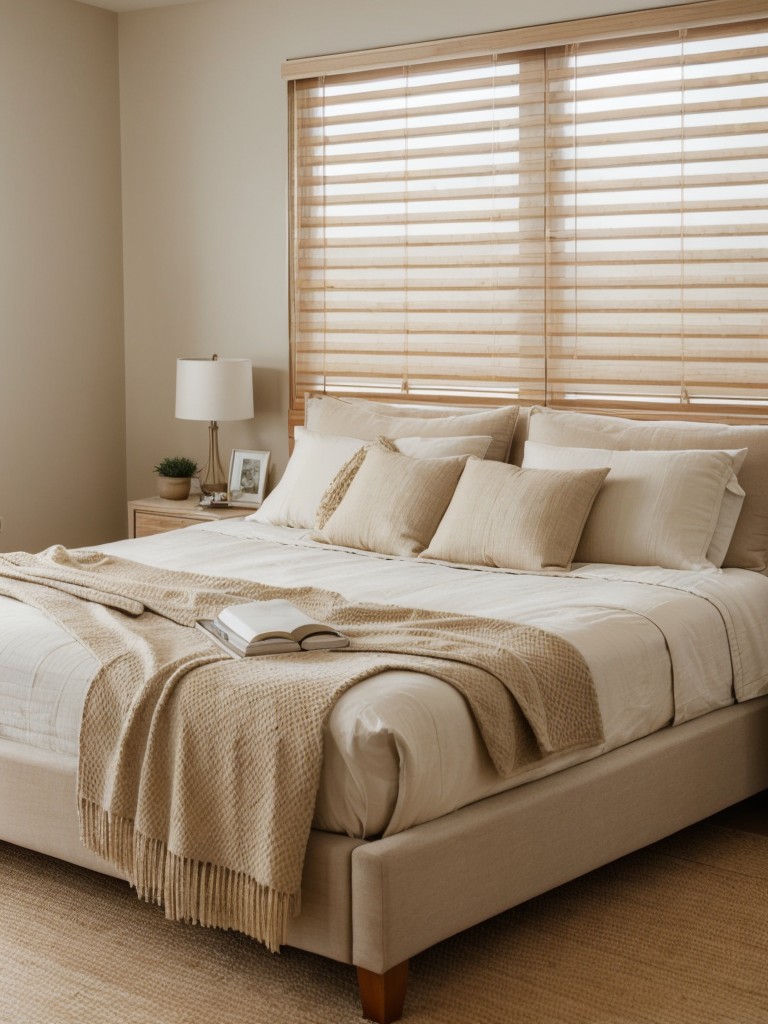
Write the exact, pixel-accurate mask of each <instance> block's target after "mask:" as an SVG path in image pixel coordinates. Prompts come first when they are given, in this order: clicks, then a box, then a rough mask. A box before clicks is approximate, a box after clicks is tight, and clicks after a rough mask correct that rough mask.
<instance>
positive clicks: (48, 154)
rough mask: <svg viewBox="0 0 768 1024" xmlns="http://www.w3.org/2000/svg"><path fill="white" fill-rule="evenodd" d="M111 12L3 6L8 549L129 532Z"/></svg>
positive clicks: (0, 106)
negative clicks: (126, 512) (126, 527)
mask: <svg viewBox="0 0 768 1024" xmlns="http://www.w3.org/2000/svg"><path fill="white" fill-rule="evenodd" d="M117 62H118V54H117V16H116V15H114V14H111V13H110V12H107V11H102V10H97V9H96V8H94V7H86V6H83V5H82V4H79V3H74V2H73V0H0V516H2V519H3V531H2V533H0V550H4V551H8V550H16V549H20V548H24V549H30V550H38V549H40V548H42V547H45V546H47V545H49V544H52V543H56V542H61V543H64V544H67V545H77V544H86V543H91V542H96V541H100V540H106V539H109V538H112V537H115V536H118V535H119V534H120V533H124V531H125V526H124V519H125V514H124V508H125V424H124V376H123V326H122V281H121V277H122V268H121V233H120V232H121V228H120V135H119V121H118V117H119V105H118V75H117Z"/></svg>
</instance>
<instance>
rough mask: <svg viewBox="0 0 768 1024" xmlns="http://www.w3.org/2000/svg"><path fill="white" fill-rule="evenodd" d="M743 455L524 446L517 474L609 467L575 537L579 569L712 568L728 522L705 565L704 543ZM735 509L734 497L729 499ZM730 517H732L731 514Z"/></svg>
mask: <svg viewBox="0 0 768 1024" xmlns="http://www.w3.org/2000/svg"><path fill="white" fill-rule="evenodd" d="M745 454H746V453H745V452H744V450H743V449H742V450H741V451H737V452H725V451H670V452H664V451H650V452H637V451H608V450H606V449H601V448H559V447H555V446H553V445H547V444H537V443H536V442H535V441H526V444H525V457H524V459H523V466H525V467H526V468H527V467H536V468H538V469H543V468H546V469H562V468H564V467H566V466H569V467H588V466H609V467H610V474H609V476H608V479H607V480H606V481H605V484H604V486H603V489H602V490H601V492H600V494H599V495H598V497H597V500H596V501H595V504H594V508H593V509H592V512H591V514H590V516H589V520H588V522H587V525H586V527H585V529H584V532H583V534H582V536H581V541H580V543H579V547H578V549H577V551H576V559H577V561H579V562H608V563H612V564H618V565H660V566H662V567H664V568H667V569H694V570H696V569H707V568H712V566H713V564H715V561H716V560H717V558H719V559H720V561H722V556H723V555H724V554H725V550H726V548H727V547H728V541H729V540H730V537H729V536H727V535H726V534H727V531H728V528H730V530H731V532H733V527H734V526H735V522H736V521H735V518H734V517H733V516H732V515H730V516H729V517H728V523H727V524H726V526H725V527H724V533H723V535H722V536H721V537H720V538H719V542H718V545H717V549H716V550H714V551H713V559H714V561H713V559H710V557H709V554H710V549H711V546H712V538H713V536H714V532H715V529H716V527H717V526H718V520H719V518H720V510H721V508H722V505H723V494H724V493H725V488H726V486H728V485H729V484H731V486H733V487H735V488H736V490H738V489H739V488H738V483H737V482H736V478H735V473H734V469H735V468H737V467H738V466H739V465H741V462H742V461H743V459H744V455H745ZM734 498H736V500H737V501H738V495H734ZM736 515H737V516H738V510H737V511H736Z"/></svg>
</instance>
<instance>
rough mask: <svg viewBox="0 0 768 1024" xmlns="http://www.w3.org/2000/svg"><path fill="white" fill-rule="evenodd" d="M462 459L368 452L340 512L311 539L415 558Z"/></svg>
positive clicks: (445, 504)
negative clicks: (417, 457)
mask: <svg viewBox="0 0 768 1024" xmlns="http://www.w3.org/2000/svg"><path fill="white" fill-rule="evenodd" d="M466 460H467V457H466V456H457V457H455V458H445V459H412V458H410V457H409V456H408V455H400V454H398V453H397V452H387V451H383V450H382V449H380V448H377V447H372V448H370V449H369V450H368V451H367V452H366V456H365V459H364V460H363V464H362V466H361V467H360V469H359V470H358V471H357V474H356V475H355V478H354V479H353V481H352V483H351V484H350V485H349V490H348V491H347V493H346V495H345V496H344V498H343V499H342V501H341V503H340V504H339V506H338V508H337V509H336V511H335V512H334V513H333V515H331V517H330V518H329V519H328V521H327V523H326V524H325V526H324V527H323V528H322V529H321V530H317V531H316V532H315V533H314V534H313V535H312V536H313V539H314V540H318V541H321V542H323V543H325V544H338V545H340V546H341V547H346V548H362V549H363V550H364V551H377V552H379V553H380V554H382V555H403V556H409V555H417V554H418V553H419V552H420V551H422V550H423V549H424V548H425V547H426V546H427V544H428V543H429V540H430V537H431V536H432V534H433V533H434V532H435V530H436V529H437V525H438V523H439V522H440V520H441V519H442V517H443V513H444V512H445V510H446V508H447V507H448V502H449V501H450V500H451V495H452V494H453V492H454V490H455V488H456V483H457V481H458V479H459V477H460V476H461V472H462V470H463V468H464V464H465V462H466ZM477 461H478V462H480V460H479V459H478V460H477Z"/></svg>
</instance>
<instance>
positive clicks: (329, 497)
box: [315, 437, 397, 530]
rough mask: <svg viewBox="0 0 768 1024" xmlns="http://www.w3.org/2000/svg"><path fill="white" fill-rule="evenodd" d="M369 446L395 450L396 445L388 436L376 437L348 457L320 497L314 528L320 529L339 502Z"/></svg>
mask: <svg viewBox="0 0 768 1024" xmlns="http://www.w3.org/2000/svg"><path fill="white" fill-rule="evenodd" d="M371 448H380V449H381V450H382V451H388V452H396V451H397V447H396V445H395V442H394V441H390V440H389V438H388V437H377V438H376V440H375V441H368V443H367V444H364V445H363V446H362V448H358V450H357V451H356V452H355V454H354V455H353V456H352V458H351V459H348V460H347V461H346V462H345V463H344V465H343V466H342V467H341V469H340V470H339V472H338V473H337V474H336V476H335V477H334V478H333V480H331V482H330V483H329V484H328V487H327V488H326V491H325V494H324V495H323V496H322V498H321V499H320V504H319V505H318V506H317V514H316V516H315V529H316V530H322V528H323V527H324V526H325V524H326V523H327V522H328V520H329V519H330V518H331V516H332V515H333V513H334V512H335V511H336V509H337V508H338V507H339V505H340V504H341V501H342V498H343V497H344V495H345V494H346V493H347V491H348V490H349V485H350V484H351V483H352V481H353V480H354V479H355V477H356V476H357V471H358V469H360V467H361V466H362V464H363V462H364V461H365V456H366V455H367V454H368V452H369V451H370V450H371Z"/></svg>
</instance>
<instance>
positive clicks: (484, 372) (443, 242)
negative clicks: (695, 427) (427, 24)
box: [289, 0, 768, 418]
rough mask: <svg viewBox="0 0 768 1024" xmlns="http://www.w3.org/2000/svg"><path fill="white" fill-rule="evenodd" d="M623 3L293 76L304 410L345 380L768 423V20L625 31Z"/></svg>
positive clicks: (406, 392)
mask: <svg viewBox="0 0 768 1024" xmlns="http://www.w3.org/2000/svg"><path fill="white" fill-rule="evenodd" d="M693 6H694V7H695V8H698V9H700V13H701V15H703V13H704V12H705V10H706V12H707V13H708V14H712V13H713V11H718V12H719V11H724V10H726V8H729V9H731V10H735V9H736V8H738V10H739V11H740V12H741V14H740V16H741V17H742V18H744V17H745V16H746V15H745V12H746V14H749V13H750V12H751V11H752V10H756V9H757V8H758V6H759V5H757V4H755V3H752V4H750V3H744V2H739V3H731V4H729V5H726V4H723V2H722V0H713V2H711V3H707V2H705V3H699V4H696V5H693ZM690 10H691V7H690V5H689V6H687V7H686V8H685V12H686V14H687V15H690ZM675 11H676V9H675V8H666V9H663V10H662V11H654V12H647V14H648V16H650V15H653V17H654V23H653V24H654V27H655V25H656V24H657V23H658V21H659V19H660V17H661V18H662V20H663V16H664V15H666V17H667V19H668V20H673V14H674V12H675ZM670 12H672V13H670ZM626 18H627V16H619V17H617V18H612V19H605V18H603V19H595V20H593V21H591V22H580V23H570V24H569V25H564V26H544V28H543V29H542V30H541V32H542V34H544V35H546V36H548V38H552V37H553V36H556V33H557V31H558V30H559V34H560V35H561V36H562V35H565V36H566V37H567V35H568V30H571V29H573V26H574V25H578V26H580V29H579V31H580V32H581V34H582V38H579V39H578V40H577V41H576V42H573V43H567V44H565V45H563V44H562V43H561V41H560V39H559V38H558V39H557V40H556V42H553V43H552V44H551V45H542V46H538V47H531V46H530V45H528V41H529V37H530V34H531V32H532V31H533V30H521V32H520V33H514V32H513V33H500V34H496V35H494V36H492V37H486V38H488V39H489V41H493V42H499V43H509V42H512V43H513V44H514V43H515V40H516V37H517V36H518V35H519V36H520V37H521V43H522V42H525V44H526V45H525V47H524V48H522V46H516V45H512V46H511V47H509V48H508V49H504V48H501V46H500V47H499V48H498V49H494V48H493V47H489V50H488V52H485V53H480V54H472V55H471V56H458V57H455V58H452V59H436V57H435V55H434V54H432V53H430V55H429V59H427V60H425V59H419V53H420V52H421V50H422V49H423V48H420V47H416V48H411V49H415V50H416V58H415V59H413V58H411V59H409V60H405V61H403V63H402V64H399V65H394V66H386V67H382V68H377V69H376V68H375V69H373V70H358V71H351V72H344V73H340V74H322V75H309V77H304V78H301V77H299V78H297V79H296V80H295V81H293V82H292V83H291V115H292V140H293V141H292V160H291V165H292V175H291V194H292V231H291V266H292V274H291V301H292V314H291V345H292V370H293V391H294V395H293V406H292V408H293V409H294V411H295V412H296V413H298V412H299V410H300V408H301V401H302V396H303V394H304V392H306V391H330V392H334V393H353V394H367V395H373V396H375V395H381V396H390V397H393V396H401V397H403V396H408V397H411V398H414V399H422V400H423V399H429V398H431V397H439V398H446V397H447V398H450V400H451V401H462V400H466V401H468V402H472V403H473V404H481V403H483V402H489V403H493V402H499V401H500V400H502V401H503V400H510V401H522V402H524V403H528V402H546V403H548V404H551V405H555V406H558V407H569V406H570V407H576V408H591V409H601V408H602V409H616V410H618V411H627V410H631V411H634V412H635V413H640V414H642V413H643V412H648V413H650V414H658V411H659V410H662V411H663V412H665V413H666V414H669V415H673V414H674V415H677V414H686V415H691V414H700V415H707V414H710V415H716V416H717V417H719V418H722V417H723V416H730V417H745V418H748V417H750V416H765V414H766V411H768V373H767V372H766V363H767V361H768V315H767V314H768V298H767V297H766V296H767V294H768V293H767V292H766V286H767V285H768V244H767V243H768V21H767V20H741V21H735V22H733V23H726V24H724V25H716V26H712V25H710V24H704V25H701V24H683V25H677V24H673V25H672V27H670V28H669V29H666V30H661V31H651V30H650V25H651V24H652V23H651V21H650V20H649V19H648V18H644V17H643V16H642V15H635V16H633V18H634V19H635V22H637V20H638V19H640V20H641V21H642V22H643V25H644V28H643V30H642V31H641V32H640V33H639V34H637V33H634V32H633V34H632V35H631V36H627V37H618V38H616V37H614V33H608V35H609V38H605V33H604V31H603V30H604V28H605V26H606V24H607V23H611V25H612V26H613V25H616V26H617V27H621V26H622V25H623V24H625V23H626ZM704 20H705V21H706V20H708V19H707V18H706V17H705V18H704ZM590 27H591V28H592V31H593V36H594V37H593V36H592V35H590ZM635 27H636V26H635ZM598 28H599V29H600V31H597V29H598ZM662 29H663V26H662ZM577 34H578V33H577ZM595 37H596V38H595ZM470 41H471V43H472V45H476V44H477V40H475V39H474V38H473V39H471V40H470ZM450 42H451V41H448V43H450ZM452 42H453V43H454V44H455V43H456V42H457V41H452ZM464 42H465V46H466V45H467V41H464ZM446 45H447V44H446ZM449 48H450V47H449ZM405 49H409V48H405ZM459 49H461V47H459ZM401 50H402V48H394V51H395V52H392V51H381V54H383V55H384V56H383V61H384V62H385V63H386V60H387V56H386V55H387V54H391V56H390V57H389V59H390V61H391V62H394V60H395V58H396V57H399V56H400V55H401ZM365 56H366V55H354V57H353V60H354V59H355V58H359V63H360V64H362V63H363V62H364V60H363V58H364V57H365ZM375 56H376V57H377V59H378V58H379V55H378V54H376V55H375ZM318 60H319V62H320V63H322V62H323V61H327V60H328V59H327V58H320V59H318ZM345 60H349V55H347V56H346V57H345ZM298 63H302V62H298ZM310 64H311V62H310ZM289 67H290V62H289Z"/></svg>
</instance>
